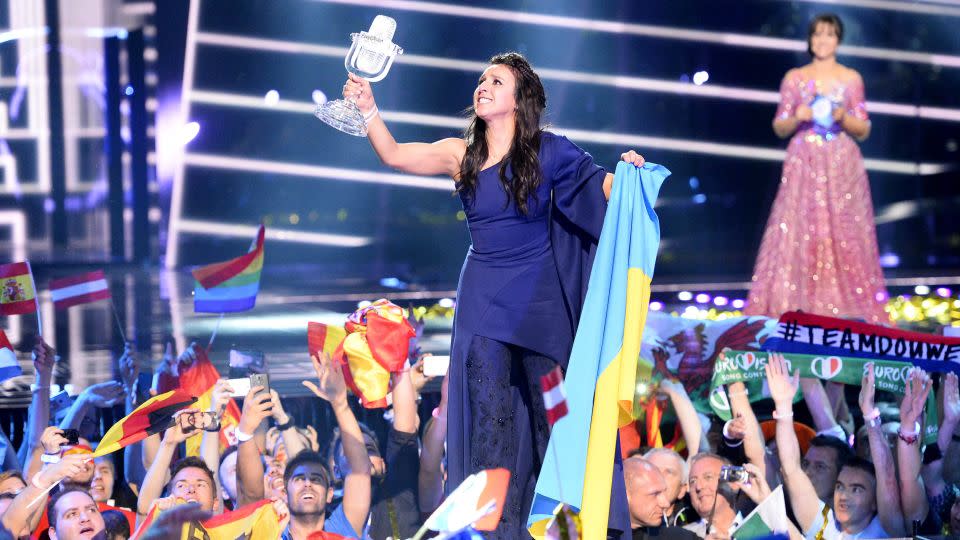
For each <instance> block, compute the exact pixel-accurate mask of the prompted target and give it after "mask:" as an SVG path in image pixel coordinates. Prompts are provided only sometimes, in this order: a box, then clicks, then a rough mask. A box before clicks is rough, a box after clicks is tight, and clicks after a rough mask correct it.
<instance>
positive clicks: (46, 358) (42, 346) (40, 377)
mask: <svg viewBox="0 0 960 540" xmlns="http://www.w3.org/2000/svg"><path fill="white" fill-rule="evenodd" d="M56 361H57V352H56V351H55V350H53V347H51V346H50V345H47V342H46V341H44V340H43V338H42V337H40V336H37V343H36V345H34V346H33V369H34V370H35V371H36V373H37V386H47V387H49V386H50V380H51V379H52V378H53V367H54V365H55V364H56Z"/></svg>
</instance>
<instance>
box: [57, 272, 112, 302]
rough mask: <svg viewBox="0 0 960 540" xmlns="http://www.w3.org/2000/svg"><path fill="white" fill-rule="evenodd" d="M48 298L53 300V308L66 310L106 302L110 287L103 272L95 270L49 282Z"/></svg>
mask: <svg viewBox="0 0 960 540" xmlns="http://www.w3.org/2000/svg"><path fill="white" fill-rule="evenodd" d="M50 296H51V297H52V298H53V306H54V307H56V308H57V309H67V308H69V307H73V306H78V305H80V304H86V303H88V302H96V301H97V300H107V299H108V298H110V286H109V285H108V284H107V278H106V276H104V275H103V270H97V271H96V272H89V273H86V274H80V275H78V276H71V277H66V278H62V279H55V280H53V281H51V282H50Z"/></svg>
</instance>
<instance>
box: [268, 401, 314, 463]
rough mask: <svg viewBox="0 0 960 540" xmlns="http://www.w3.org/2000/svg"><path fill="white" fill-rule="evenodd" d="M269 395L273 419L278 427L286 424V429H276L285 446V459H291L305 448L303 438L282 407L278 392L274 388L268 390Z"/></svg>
mask: <svg viewBox="0 0 960 540" xmlns="http://www.w3.org/2000/svg"><path fill="white" fill-rule="evenodd" d="M270 397H271V400H272V403H273V421H274V422H276V423H277V427H278V428H279V427H282V426H286V429H282V430H281V429H278V431H279V432H280V438H281V439H283V445H284V446H285V447H286V448H287V459H292V458H293V456H295V455H297V454H299V453H300V452H303V450H304V448H306V447H305V446H304V444H303V438H302V437H301V436H300V433H298V432H297V426H295V425H294V424H293V420H292V419H291V418H290V415H289V414H287V411H285V410H284V409H283V402H282V401H280V394H278V393H277V391H276V390H270Z"/></svg>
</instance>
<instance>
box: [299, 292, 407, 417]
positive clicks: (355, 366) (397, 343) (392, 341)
mask: <svg viewBox="0 0 960 540" xmlns="http://www.w3.org/2000/svg"><path fill="white" fill-rule="evenodd" d="M344 334H345V337H343V335H344ZM415 335H416V332H415V331H414V329H413V326H411V325H410V322H409V321H407V319H406V317H404V314H403V308H401V307H400V306H398V305H396V304H393V303H391V302H389V301H387V300H385V299H380V300H377V301H376V302H374V303H372V304H370V305H369V306H367V307H364V308H361V309H358V310H357V311H355V312H353V313H351V314H350V316H349V317H347V322H346V325H345V326H344V328H340V327H336V326H331V325H324V324H320V323H309V324H308V325H307V346H308V347H309V349H310V354H311V355H316V354H317V353H318V352H319V351H321V350H323V351H326V352H327V353H328V354H330V356H331V358H332V359H333V360H334V361H335V362H338V363H339V364H340V365H341V366H342V368H343V377H344V379H345V380H346V382H347V386H348V387H349V388H350V390H351V391H352V392H353V393H354V394H355V395H356V396H358V397H359V398H360V403H361V404H362V405H363V406H364V407H365V408H368V409H376V408H380V407H386V406H387V399H386V398H387V394H389V393H390V374H391V373H398V372H400V371H403V369H404V366H405V364H406V361H407V353H408V350H409V347H410V339H411V338H412V337H414V336H415ZM331 348H334V349H333V352H332V354H331Z"/></svg>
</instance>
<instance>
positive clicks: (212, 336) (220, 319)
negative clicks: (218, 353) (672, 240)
mask: <svg viewBox="0 0 960 540" xmlns="http://www.w3.org/2000/svg"><path fill="white" fill-rule="evenodd" d="M222 322H223V312H221V313H220V318H219V319H217V325H216V326H214V327H213V333H212V334H210V341H209V342H208V343H207V354H209V353H210V348H211V347H213V340H214V339H216V338H217V332H218V331H219V330H220V323H222Z"/></svg>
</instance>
